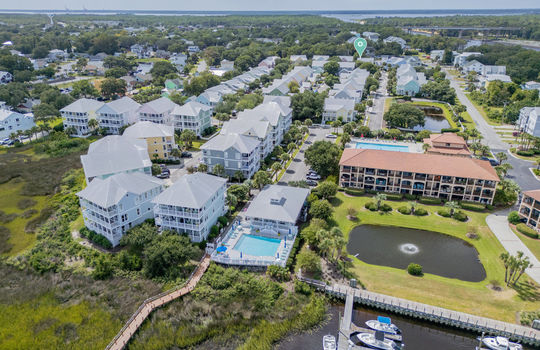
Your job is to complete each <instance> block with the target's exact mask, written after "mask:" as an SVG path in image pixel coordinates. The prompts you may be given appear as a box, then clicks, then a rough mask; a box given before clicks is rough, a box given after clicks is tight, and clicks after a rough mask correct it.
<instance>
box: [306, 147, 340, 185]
mask: <svg viewBox="0 0 540 350" xmlns="http://www.w3.org/2000/svg"><path fill="white" fill-rule="evenodd" d="M304 156H305V162H306V164H307V165H309V166H311V167H312V168H313V170H315V171H316V172H317V173H318V174H320V175H321V176H323V177H326V176H328V175H330V174H336V173H337V172H338V168H339V158H340V157H341V149H340V147H339V146H338V145H336V144H334V143H332V142H329V141H315V142H314V143H313V144H312V145H311V146H309V148H308V149H306V151H305V153H304Z"/></svg>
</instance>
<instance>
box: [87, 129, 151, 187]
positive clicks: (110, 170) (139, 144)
mask: <svg viewBox="0 0 540 350" xmlns="http://www.w3.org/2000/svg"><path fill="white" fill-rule="evenodd" d="M147 149H148V146H147V144H146V141H144V140H139V139H134V138H129V137H123V136H119V135H111V136H106V137H104V138H102V139H99V140H97V141H95V142H92V143H91V144H90V147H89V148H88V153H87V154H86V155H82V156H81V163H82V166H83V170H84V176H85V177H86V183H90V182H92V180H94V179H95V178H100V179H102V180H103V179H106V178H108V177H109V176H112V175H115V174H119V173H135V172H140V173H145V174H148V175H151V174H152V162H151V161H150V157H149V156H148V151H147Z"/></svg>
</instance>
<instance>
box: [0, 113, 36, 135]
mask: <svg viewBox="0 0 540 350" xmlns="http://www.w3.org/2000/svg"><path fill="white" fill-rule="evenodd" d="M34 126H36V124H35V123H34V117H33V116H31V115H27V114H21V113H18V112H13V111H10V110H7V109H0V140H3V139H5V138H8V137H9V135H11V134H12V133H17V131H19V130H20V131H25V130H29V129H32V128H33V127H34Z"/></svg>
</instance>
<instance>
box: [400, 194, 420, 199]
mask: <svg viewBox="0 0 540 350" xmlns="http://www.w3.org/2000/svg"><path fill="white" fill-rule="evenodd" d="M403 197H404V198H405V199H407V200H410V201H415V200H417V199H418V196H417V195H415V194H410V193H405V194H404V195H403Z"/></svg>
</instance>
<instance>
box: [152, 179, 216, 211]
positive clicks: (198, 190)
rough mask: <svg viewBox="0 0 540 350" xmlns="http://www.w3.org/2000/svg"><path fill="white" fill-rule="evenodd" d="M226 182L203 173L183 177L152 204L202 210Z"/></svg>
mask: <svg viewBox="0 0 540 350" xmlns="http://www.w3.org/2000/svg"><path fill="white" fill-rule="evenodd" d="M226 182H227V180H226V179H224V178H222V177H218V176H214V175H208V174H204V173H194V174H189V175H185V176H183V177H181V178H180V179H179V180H178V181H176V182H175V183H174V184H173V185H172V186H171V187H169V188H167V189H166V190H165V191H163V192H162V193H161V194H160V195H159V196H157V197H156V198H154V200H153V201H152V203H155V204H162V205H173V206H178V207H187V208H202V207H203V206H204V204H205V203H206V202H207V201H208V200H209V199H210V198H211V197H212V196H214V195H215V194H216V192H217V191H218V190H219V189H220V188H221V187H222V186H223V185H224V184H225V183H226Z"/></svg>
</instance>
